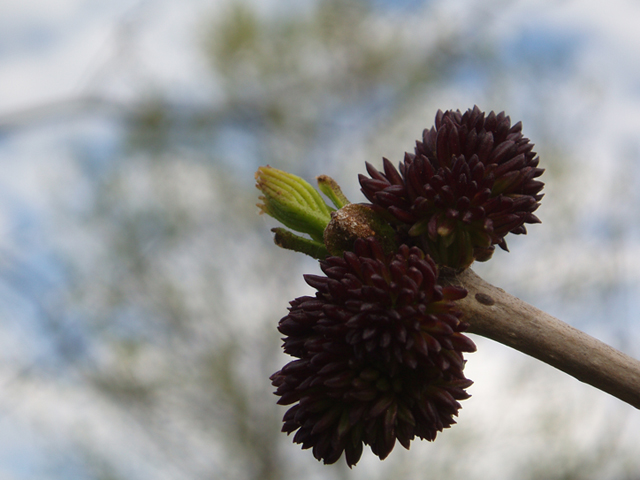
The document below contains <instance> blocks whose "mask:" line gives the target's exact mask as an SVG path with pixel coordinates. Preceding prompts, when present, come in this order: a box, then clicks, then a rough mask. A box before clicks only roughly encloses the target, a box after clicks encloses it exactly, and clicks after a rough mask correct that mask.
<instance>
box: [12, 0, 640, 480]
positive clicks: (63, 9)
mask: <svg viewBox="0 0 640 480" xmlns="http://www.w3.org/2000/svg"><path fill="white" fill-rule="evenodd" d="M374 3H375V4H376V5H377V6H378V8H381V9H384V10H385V11H387V14H388V15H396V14H397V13H398V11H406V10H407V9H412V8H419V7H420V6H421V5H422V3H423V2H420V1H418V0H413V1H411V0H405V1H402V2H389V1H384V0H376V1H375V2H374ZM441 3H442V4H441V6H440V7H439V8H440V10H441V12H442V14H443V18H446V19H449V20H450V21H452V22H455V21H460V22H461V23H463V22H462V19H464V18H465V16H466V15H470V14H473V15H481V17H479V18H481V21H490V22H492V24H493V25H494V27H495V28H493V30H492V32H491V35H493V36H494V37H495V41H496V43H497V44H498V45H499V53H500V55H501V56H503V58H504V59H505V60H506V61H507V63H508V64H509V62H511V64H512V65H513V66H514V68H515V69H521V72H520V73H519V74H520V75H522V76H523V77H524V76H526V77H527V78H529V79H531V78H533V79H534V83H535V81H536V80H537V79H536V75H537V71H538V70H537V68H536V63H539V64H540V68H541V69H542V67H543V66H544V68H549V65H552V66H553V68H552V69H551V70H552V71H551V73H549V72H548V71H546V70H545V72H546V73H545V76H544V77H541V78H540V83H539V85H538V87H539V88H541V89H546V90H547V91H548V95H549V97H551V98H553V102H552V104H553V111H552V112H547V114H548V115H550V116H552V119H551V120H550V121H549V122H548V125H549V128H551V129H552V130H553V131H552V132H551V133H552V134H555V135H559V136H562V138H563V142H564V143H565V144H566V145H567V146H568V147H569V148H570V151H571V154H572V156H573V157H574V158H575V164H576V165H577V166H578V167H579V168H580V171H579V172H576V177H577V178H579V179H580V181H581V182H587V183H586V184H587V185H590V186H591V187H592V188H590V189H589V192H591V194H590V195H589V196H587V197H586V198H585V197H584V196H583V197H582V198H581V199H580V201H582V202H586V203H588V204H589V205H590V209H591V210H590V211H591V212H592V215H593V218H601V217H603V216H605V217H606V216H611V215H622V216H624V215H630V214H633V213H635V212H636V211H637V210H638V202H639V201H640V193H637V192H640V173H639V172H640V168H638V167H639V166H640V28H639V26H640V2H638V1H636V0H609V1H607V2H602V1H596V0H567V1H552V0H526V1H520V2H506V1H505V2H503V5H504V11H482V7H478V6H477V5H475V4H477V3H481V2H477V1H476V0H449V1H448V2H441ZM256 4H258V5H259V8H260V9H263V10H264V11H266V12H269V11H285V10H287V9H291V8H304V4H305V2H296V1H293V0H290V1H281V2H279V1H277V0H269V1H260V2H257V0H256ZM221 5H222V4H221V3H220V2H216V1H215V0H211V1H204V0H182V1H179V2H176V1H170V0H146V1H145V0H143V1H140V0H111V1H96V0H27V1H9V0H4V1H1V2H0V169H1V170H0V171H1V172H2V175H0V203H2V204H3V208H1V209H0V248H1V249H2V250H4V251H5V252H14V253H15V254H16V255H20V256H21V258H20V260H21V261H22V262H23V266H25V267H27V268H32V269H34V270H37V271H38V272H39V275H37V276H38V277H42V278H44V280H42V283H41V284H38V283H35V284H31V285H30V287H29V288H30V289H32V292H33V294H34V295H38V294H39V292H40V293H42V292H46V291H48V289H50V288H53V287H52V285H55V284H56V283H57V281H58V280H59V278H58V276H59V275H62V273H61V272H59V271H58V270H57V269H56V266H55V265H54V264H50V263H49V262H50V260H49V258H48V252H49V251H50V249H51V248H52V247H51V246H50V245H49V244H48V243H47V238H44V237H43V235H44V233H45V232H47V231H48V225H47V222H48V221H49V220H48V219H47V214H48V213H50V210H49V208H50V207H51V206H50V204H49V199H50V192H51V190H52V185H55V184H56V182H58V181H59V182H60V184H64V182H69V181H72V180H73V175H74V173H73V171H72V169H71V168H70V167H69V164H68V159H69V156H70V155H71V153H70V150H69V142H71V143H72V144H73V145H74V146H78V145H81V146H83V148H86V149H90V150H92V151H94V152H98V154H97V158H100V152H101V151H104V152H108V151H109V150H110V149H112V148H117V145H115V143H116V142H117V140H116V139H117V138H118V135H117V134H118V132H117V131H115V132H114V128H116V127H114V126H113V125H112V124H110V123H109V122H108V121H106V122H105V120H104V118H103V117H100V118H95V119H89V121H87V119H86V118H85V119H83V120H82V121H77V120H75V119H74V117H73V115H72V113H73V105H74V103H73V102H75V101H81V100H83V99H87V98H102V99H108V100H111V101H113V102H114V103H115V104H117V105H126V102H127V101H129V100H130V99H132V98H138V97H139V96H140V94H141V93H142V92H140V91H139V90H138V89H139V88H140V86H141V85H144V86H145V88H147V89H150V90H153V88H154V86H155V87H157V89H158V91H162V92H166V93H169V94H170V95H171V96H173V97H174V98H178V99H185V100H186V101H190V102H197V101H198V99H199V98H198V96H199V95H203V94H206V95H211V96H213V100H214V101H215V94H216V92H215V89H214V90H212V89H211V88H210V87H207V88H199V87H201V86H202V85H203V84H204V83H206V84H207V85H210V77H209V67H208V65H207V64H206V62H205V60H204V58H203V57H202V56H200V55H198V53H197V52H198V48H197V47H198V45H200V44H201V42H202V35H204V32H203V28H204V26H203V24H202V18H203V17H204V16H212V15H215V11H216V9H219V8H220V6H221ZM469 34H470V35H473V32H469ZM194 46H195V47H196V48H194ZM523 59H526V64H527V66H526V67H525V66H522V64H521V62H522V60H523ZM567 61H569V62H571V64H570V65H566V64H565V63H564V62H567ZM554 62H555V64H554ZM569 67H570V68H569ZM554 69H555V74H554ZM569 71H570V72H571V74H570V75H571V76H570V77H569V73H568V72H569ZM517 74H518V73H516V75H517ZM458 81H459V82H460V84H461V85H468V86H469V89H470V90H473V88H474V83H475V82H481V81H483V80H482V79H481V78H477V77H476V76H475V75H474V71H473V70H470V71H468V72H465V71H462V72H460V75H459V77H458ZM203 92H207V93H203ZM526 93H527V92H526V91H515V92H513V94H512V98H511V101H512V104H513V105H514V110H515V111H516V112H518V111H522V112H531V111H535V109H534V108H531V106H530V105H529V104H528V102H530V99H529V98H528V97H527V95H526ZM459 98H466V97H465V96H464V95H462V96H461V97H459ZM455 99H456V97H455V95H454V96H452V97H451V98H450V100H455ZM209 100H210V99H209ZM469 106H470V105H466V104H465V105H443V106H442V108H443V109H446V108H461V109H466V108H467V107H469ZM67 111H68V112H69V115H68V117H65V115H64V112H67ZM60 112H62V113H63V115H62V117H61V116H60ZM508 113H511V112H508ZM528 114H529V115H530V114H531V113H528ZM511 116H512V119H514V120H515V121H517V120H519V118H517V115H516V114H514V113H511ZM60 118H63V119H64V118H67V119H68V121H63V122H60ZM523 120H525V132H526V125H527V124H526V118H525V119H523ZM25 125H28V126H29V128H28V129H21V128H20V127H23V126H25ZM420 128H422V127H420ZM416 131H418V129H416ZM527 135H529V136H531V137H534V134H533V133H527ZM408 147H409V146H408ZM621 159H622V160H624V161H623V165H626V167H625V168H621V166H620V165H621V163H620V161H621ZM623 180H624V183H625V185H627V184H628V185H631V188H630V189H629V190H628V191H629V192H631V193H632V195H631V196H629V195H627V196H625V197H623V198H620V199H618V200H617V202H618V203H614V204H612V203H611V202H609V201H608V200H609V199H607V198H604V195H609V194H610V192H611V189H608V188H607V189H605V188H601V184H602V182H608V183H613V184H614V185H615V184H616V182H618V181H620V182H622V181H623ZM249 181H252V179H249ZM625 191H627V190H625ZM60 194H61V195H65V192H61V193H60ZM68 194H69V195H72V194H73V195H79V196H78V197H77V198H75V197H72V198H68V199H67V200H68V201H69V202H71V203H73V202H74V201H77V202H78V203H79V208H80V207H81V204H82V195H81V194H78V192H75V193H72V192H68ZM562 194H563V192H556V193H555V195H562ZM567 195H571V193H569V192H568V193H567ZM543 220H544V219H543ZM584 220H585V222H586V223H585V224H586V225H589V218H585V219H584ZM601 227H602V224H601V223H598V226H597V227H595V226H594V227H593V228H594V230H593V231H591V232H590V234H592V235H599V234H602V229H601ZM533 228H538V227H533ZM605 233H606V232H605ZM265 234H266V233H265ZM631 235H632V238H629V239H627V240H628V242H629V243H628V244H625V245H624V248H625V252H624V253H625V258H626V260H625V262H626V263H625V265H627V267H625V268H627V269H626V270H625V272H626V274H627V275H629V277H630V279H631V280H633V281H631V284H632V285H634V284H635V285H636V286H637V283H634V282H637V279H638V273H637V272H638V271H639V270H640V248H638V246H639V245H640V242H638V240H639V239H638V238H637V236H635V237H634V236H633V235H637V233H636V234H631ZM25 246H26V248H25ZM565 257H566V256H565ZM565 260H566V261H574V260H575V259H574V258H565ZM561 261H562V260H561V259H559V267H558V269H559V270H562V264H561ZM636 267H638V268H636ZM18 273H20V274H21V275H25V277H26V276H28V271H27V273H25V272H24V271H23V272H16V275H18ZM539 278H540V279H541V280H540V281H541V282H544V281H545V280H544V279H543V277H541V276H540V277H539ZM2 288H4V287H2ZM0 293H2V295H3V296H5V297H6V296H11V292H8V291H2V292H0ZM637 293H638V292H637V290H636V291H633V292H631V293H630V296H631V297H632V298H631V299H627V301H628V302H630V303H629V304H628V306H629V308H631V307H634V308H635V307H636V306H638V301H637V296H638V295H637ZM548 306H549V305H546V307H548ZM23 307H24V306H23ZM16 308H21V307H20V306H18V307H16ZM24 308H27V307H24ZM555 308H556V309H557V310H556V311H557V312H558V314H560V313H562V308H561V307H558V306H556V307H555ZM554 313H555V312H554ZM33 314H34V315H35V314H37V312H34V313H33ZM27 316H28V315H27ZM20 328H24V329H27V331H28V329H29V326H28V325H23V326H22V327H20ZM12 338H20V341H21V342H22V341H24V339H25V338H33V340H32V341H34V342H37V336H35V337H30V336H29V335H24V332H23V333H22V334H20V335H19V336H18V337H11V335H10V332H9V334H8V335H6V336H5V337H4V339H2V340H0V347H1V348H3V349H4V351H5V355H8V356H11V355H15V356H19V355H20V351H21V347H23V345H20V346H17V345H16V344H15V343H14V342H13V341H12ZM36 349H37V347H36ZM635 351H636V352H638V351H639V350H638V349H636V350H635ZM93 400H94V399H92V400H91V401H93ZM84 401H89V400H87V399H85V400H84ZM79 402H80V404H82V402H83V401H82V400H79ZM18 414H19V412H18ZM64 414H69V412H66V413H64ZM496 414H497V413H496ZM15 428H16V423H14V420H13V419H11V418H7V417H5V418H3V419H0V464H3V465H4V471H6V472H10V473H6V474H5V475H11V476H4V477H0V478H2V479H4V478H16V479H23V478H24V479H26V478H35V477H32V473H33V472H32V470H33V469H34V468H35V467H33V465H34V463H37V462H38V458H39V457H38V447H37V446H38V439H37V435H36V434H35V433H34V431H32V430H29V429H21V430H20V429H19V430H15ZM21 428H22V427H21ZM9 447H10V448H9ZM61 448H62V447H61ZM42 461H44V460H42ZM47 461H48V460H47ZM65 465H66V466H65V468H70V467H69V465H73V462H65ZM4 471H3V468H0V474H3V473H4ZM33 471H35V470H33ZM30 472H31V473H30ZM74 475H78V477H77V478H82V475H81V473H78V472H69V478H71V477H72V476H74Z"/></svg>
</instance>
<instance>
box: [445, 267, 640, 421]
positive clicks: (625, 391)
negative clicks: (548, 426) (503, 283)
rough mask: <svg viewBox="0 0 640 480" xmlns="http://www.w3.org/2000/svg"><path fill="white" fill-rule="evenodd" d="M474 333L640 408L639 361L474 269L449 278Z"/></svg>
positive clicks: (458, 302)
mask: <svg viewBox="0 0 640 480" xmlns="http://www.w3.org/2000/svg"><path fill="white" fill-rule="evenodd" d="M449 282H450V283H452V284H454V285H460V286H463V287H464V288H466V289H467V290H468V292H469V294H468V295H467V297H465V298H464V299H462V300H458V301H457V304H458V305H459V307H460V308H461V310H462V311H463V312H464V320H465V321H466V322H468V323H469V325H470V327H469V329H468V332H469V333H475V334H478V335H482V336H484V337H487V338H490V339H492V340H495V341H497V342H500V343H502V344H504V345H508V346H510V347H512V348H515V349H516V350H519V351H520V352H523V353H526V354H527V355H531V356H532V357H534V358H537V359H538V360H541V361H543V362H545V363H548V364H549V365H552V366H554V367H556V368H558V369H560V370H562V371H563V372H565V373H568V374H569V375H572V376H573V377H575V378H577V379H578V380H580V381H581V382H585V383H588V384H589V385H592V386H594V387H596V388H598V389H600V390H602V391H604V392H607V393H609V394H611V395H613V396H614V397H617V398H619V399H620V400H622V401H624V402H627V403H628V404H630V405H633V406H634V407H636V408H639V409H640V361H638V360H636V359H634V358H632V357H630V356H628V355H626V354H624V353H622V352H620V351H618V350H616V349H615V348H612V347H610V346H609V345H607V344H605V343H603V342H601V341H599V340H596V339H595V338H593V337H591V336H589V335H587V334H586V333H584V332H581V331H580V330H577V329H576V328H573V327H572V326H570V325H567V324H566V323H564V322H562V321H560V320H558V319H557V318H555V317H552V316H551V315H549V314H547V313H545V312H543V311H542V310H538V309H537V308H535V307H533V306H531V305H529V304H528V303H526V302H523V301H522V300H520V299H518V298H516V297H514V296H512V295H510V294H508V293H506V292H505V291H504V290H502V289H501V288H497V287H494V286H493V285H491V284H489V283H487V282H485V281H484V280H483V279H482V278H480V277H479V276H478V275H476V274H475V273H474V272H473V271H472V270H471V269H467V270H465V271H464V272H462V273H460V274H458V275H457V276H455V277H452V278H450V279H449Z"/></svg>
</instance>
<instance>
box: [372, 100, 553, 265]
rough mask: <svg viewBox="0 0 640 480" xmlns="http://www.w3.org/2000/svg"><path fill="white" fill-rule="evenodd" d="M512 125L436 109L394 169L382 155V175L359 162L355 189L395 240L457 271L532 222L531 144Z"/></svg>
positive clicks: (536, 188) (535, 191)
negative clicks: (384, 221) (395, 235)
mask: <svg viewBox="0 0 640 480" xmlns="http://www.w3.org/2000/svg"><path fill="white" fill-rule="evenodd" d="M521 130H522V124H521V123H520V122H518V123H516V124H515V125H513V126H511V120H510V119H509V117H508V116H506V115H505V114H504V112H501V113H499V114H497V115H496V114H495V113H494V112H491V113H489V115H486V116H485V114H484V113H483V112H481V111H480V110H479V109H478V107H474V108H473V109H469V110H467V111H466V112H465V113H464V114H462V113H461V112H460V111H459V110H458V111H452V110H448V111H446V112H444V113H443V112H442V111H438V113H437V115H436V120H435V126H434V127H433V128H431V129H429V130H425V131H424V133H423V140H422V142H417V143H416V148H415V153H414V154H409V153H407V154H405V158H404V161H403V162H402V163H401V164H400V169H399V171H398V170H396V168H395V167H394V166H393V165H392V164H391V162H390V161H389V160H387V159H384V172H380V171H378V170H376V169H375V168H374V167H372V166H371V165H370V164H367V171H368V173H369V176H370V177H366V176H364V175H360V185H361V187H362V192H363V193H364V194H365V196H366V197H367V198H368V199H369V201H370V202H371V203H372V204H373V206H374V208H376V209H377V211H378V212H380V213H382V214H384V215H386V216H387V218H388V220H389V221H390V222H391V223H392V224H393V225H394V226H395V228H396V230H397V231H398V233H399V235H400V237H401V239H402V241H404V242H405V243H407V244H409V245H417V246H420V247H421V248H422V249H424V250H425V251H426V252H427V253H429V254H430V255H431V256H432V257H433V258H434V260H435V261H436V263H438V264H439V265H443V266H447V267H450V268H453V269H454V270H462V269H464V268H467V267H468V266H469V265H470V264H471V263H472V262H473V261H474V260H479V261H485V260H488V259H489V258H491V256H492V254H493V251H494V249H495V245H499V246H500V247H501V248H503V249H504V250H507V243H506V241H505V239H504V237H505V235H507V234H508V233H514V234H524V233H526V232H527V230H526V228H525V225H524V224H525V223H530V224H531V223H539V222H540V220H539V219H538V218H537V217H536V216H535V215H534V214H533V212H534V211H535V210H536V209H537V208H538V207H539V205H540V203H539V202H540V199H541V198H542V196H543V195H542V194H540V191H541V190H542V188H543V186H544V184H543V183H542V182H540V181H538V180H536V179H537V177H539V176H540V175H542V173H543V172H544V170H543V169H541V168H538V161H539V159H538V157H537V156H536V154H535V152H533V151H532V149H533V144H531V143H530V142H529V139H527V138H525V137H524V136H523V134H522V131H521Z"/></svg>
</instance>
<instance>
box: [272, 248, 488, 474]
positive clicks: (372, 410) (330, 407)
mask: <svg viewBox="0 0 640 480" xmlns="http://www.w3.org/2000/svg"><path fill="white" fill-rule="evenodd" d="M320 265H321V268H322V271H323V272H324V275H323V276H316V275H307V276H305V280H306V281H307V283H308V284H309V285H311V286H312V287H313V288H315V289H316V290H317V293H316V296H315V297H309V296H306V297H300V298H297V299H295V300H294V301H292V302H291V307H290V309H289V310H290V311H289V314H288V315H287V316H285V317H284V318H282V319H281V320H280V323H279V326H278V330H279V331H280V332H281V333H282V334H283V335H285V337H284V350H285V352H286V353H288V354H290V355H292V356H293V357H296V359H295V360H294V361H292V362H290V363H288V364H287V365H286V366H284V367H283V368H282V369H281V370H280V371H279V372H277V373H275V374H274V375H272V377H271V380H272V383H273V385H274V386H275V387H277V391H276V395H278V396H280V399H279V401H278V403H279V404H281V405H293V406H292V407H291V408H290V409H289V410H288V411H287V412H286V414H285V416H284V425H283V428H282V430H283V431H284V432H287V433H292V432H296V433H295V436H294V441H295V442H296V443H299V444H302V448H312V449H313V454H314V456H315V457H316V458H317V459H319V460H323V461H324V462H325V463H334V462H336V461H337V460H338V459H339V458H340V456H341V455H342V453H343V452H344V453H345V458H346V461H347V464H348V465H349V466H352V465H354V464H355V463H356V462H357V461H358V460H359V459H360V456H361V454H362V451H363V445H369V446H370V448H371V450H372V451H373V453H374V454H376V455H377V456H379V457H380V458H381V459H382V458H385V457H386V456H387V455H388V454H389V453H390V452H391V450H392V449H393V447H394V445H395V442H396V440H398V441H399V442H400V444H401V445H403V446H404V447H405V448H409V444H410V442H411V440H413V439H414V438H415V437H416V436H417V437H419V438H423V439H427V440H434V439H435V437H436V434H437V432H439V431H442V430H443V429H445V428H448V427H449V426H451V425H452V424H454V423H455V421H454V419H453V417H454V416H456V415H457V413H458V410H459V409H460V404H459V401H460V400H463V399H466V398H468V397H469V395H468V393H467V392H466V391H465V389H466V388H467V387H468V386H469V385H471V383H472V382H471V381H470V380H468V379H467V378H466V377H465V376H464V373H463V369H464V364H465V361H464V359H463V352H473V351H475V348H476V347H475V345H474V344H473V342H472V341H471V340H470V339H469V338H468V337H466V336H465V335H464V334H463V333H462V332H463V331H464V330H465V329H466V326H467V325H466V324H465V323H464V322H462V321H461V320H460V317H461V313H460V312H459V311H458V310H457V309H456V307H455V305H454V301H455V300H458V299H460V298H463V297H464V296H465V295H466V291H465V290H464V289H461V288H459V287H454V286H446V287H443V286H440V285H438V284H437V277H438V270H437V267H436V265H435V263H434V262H433V260H432V259H431V258H429V256H427V255H425V254H424V253H423V251H422V250H420V249H419V248H417V247H409V246H406V245H402V246H401V247H400V248H399V249H398V251H397V252H395V253H392V254H385V253H384V251H383V249H382V247H381V245H380V243H379V242H378V241H377V240H375V239H374V238H372V237H371V238H369V239H366V240H364V239H359V240H357V241H356V243H355V246H354V249H353V251H347V252H345V253H344V255H343V256H342V257H335V256H334V257H328V258H326V259H325V260H324V261H321V262H320Z"/></svg>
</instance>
